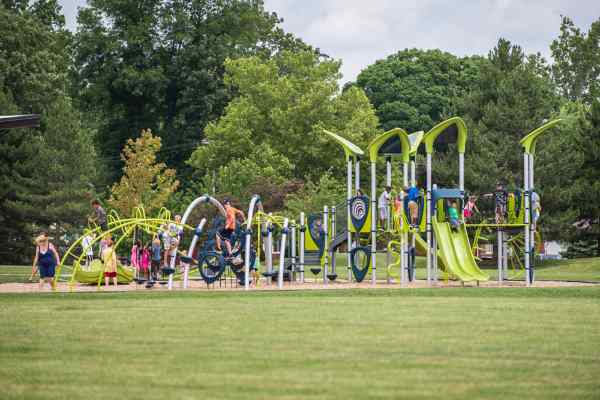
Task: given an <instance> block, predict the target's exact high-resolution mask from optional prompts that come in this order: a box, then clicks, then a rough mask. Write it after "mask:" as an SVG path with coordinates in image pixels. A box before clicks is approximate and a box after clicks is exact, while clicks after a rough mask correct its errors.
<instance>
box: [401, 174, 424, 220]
mask: <svg viewBox="0 0 600 400" xmlns="http://www.w3.org/2000/svg"><path fill="white" fill-rule="evenodd" d="M404 192H405V193H406V195H407V197H408V210H409V213H410V225H411V226H412V227H413V228H414V227H416V226H417V225H418V221H417V220H418V219H419V205H418V204H417V201H418V200H419V196H420V195H421V193H420V192H419V189H418V188H417V186H416V182H415V185H413V186H410V187H408V186H405V187H404Z"/></svg>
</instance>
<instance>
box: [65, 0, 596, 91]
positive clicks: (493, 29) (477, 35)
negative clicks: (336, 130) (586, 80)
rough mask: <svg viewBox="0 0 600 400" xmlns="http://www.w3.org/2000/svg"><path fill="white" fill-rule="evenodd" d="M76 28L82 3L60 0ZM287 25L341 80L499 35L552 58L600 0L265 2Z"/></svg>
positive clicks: (476, 47) (484, 45) (483, 47)
mask: <svg viewBox="0 0 600 400" xmlns="http://www.w3.org/2000/svg"><path fill="white" fill-rule="evenodd" d="M59 2H60V4H61V5H62V6H63V10H64V13H65V15H66V18H67V25H68V27H69V28H70V29H74V28H75V25H76V16H77V7H80V6H83V5H85V0H59ZM265 5H266V7H267V9H269V10H271V11H275V12H277V14H278V15H279V16H280V17H282V18H283V19H284V22H283V27H284V29H285V30H286V31H289V32H292V33H294V34H296V35H297V36H299V37H300V38H302V39H303V40H304V41H305V42H307V43H309V44H311V45H313V46H315V47H318V48H320V49H321V51H322V52H323V53H325V54H327V55H329V56H331V57H334V58H337V59H341V60H342V61H343V65H342V72H343V74H344V78H343V79H342V81H343V82H346V81H350V80H354V79H355V78H356V75H357V74H358V73H359V72H360V71H361V69H363V68H364V67H366V66H367V65H369V64H372V63H373V62H375V61H376V60H378V59H382V58H385V57H387V56H388V55H390V54H392V53H395V52H396V51H398V50H402V49H405V48H412V47H417V48H424V49H432V48H439V49H442V50H445V51H448V52H451V53H453V54H456V55H471V54H487V52H488V51H489V50H490V49H491V48H492V47H493V46H494V45H495V43H496V41H497V40H498V38H499V37H505V38H507V39H509V40H511V41H512V42H514V43H517V44H520V45H521V46H522V47H523V48H524V49H525V50H526V51H527V52H530V53H535V52H540V53H542V54H543V55H544V56H546V57H549V46H550V43H551V42H552V40H553V39H554V38H556V37H557V36H558V32H559V25H560V16H561V15H567V16H569V17H571V18H572V19H573V20H574V21H575V23H576V24H577V25H578V26H579V27H580V28H582V29H583V30H585V31H587V30H588V29H589V26H590V24H591V23H592V22H593V21H594V20H596V19H598V18H599V17H600V0H454V1H451V0H446V1H443V0H265Z"/></svg>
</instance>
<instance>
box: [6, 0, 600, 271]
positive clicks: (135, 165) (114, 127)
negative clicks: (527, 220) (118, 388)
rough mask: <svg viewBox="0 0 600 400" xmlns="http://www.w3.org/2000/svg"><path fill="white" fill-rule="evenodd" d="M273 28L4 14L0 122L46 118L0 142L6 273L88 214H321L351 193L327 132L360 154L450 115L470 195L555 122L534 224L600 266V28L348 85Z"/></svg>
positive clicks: (249, 17) (513, 173)
mask: <svg viewBox="0 0 600 400" xmlns="http://www.w3.org/2000/svg"><path fill="white" fill-rule="evenodd" d="M281 22H282V20H281V18H280V17H279V16H278V15H277V14H276V13H274V12H270V11H267V10H266V9H265V8H264V5H263V2H262V1H259V0H252V1H248V0H246V1H243V0H194V1H191V0H171V1H164V0H147V1H143V2H123V1H117V0H89V1H88V3H87V5H86V6H85V7H83V8H81V9H80V10H79V15H78V20H77V29H76V30H75V31H74V32H70V31H68V30H67V29H66V28H65V20H64V16H63V15H62V11H61V9H60V6H59V5H58V3H57V1H56V0H37V1H28V0H20V1H18V0H2V1H0V87H1V90H0V114H1V115H10V114H19V113H29V112H33V113H39V114H41V115H42V119H41V126H40V128H37V129H16V130H10V131H3V132H2V133H1V135H0V148H1V150H2V151H0V158H1V160H2V161H1V162H0V181H1V183H2V184H1V185H0V252H1V253H2V257H3V258H4V262H19V261H22V260H23V258H24V257H25V256H27V255H28V254H29V252H30V248H31V237H32V235H33V233H34V232H36V231H39V230H42V229H44V230H48V229H49V230H50V231H51V235H53V236H54V237H55V240H57V241H63V242H68V241H69V240H72V237H71V236H72V235H73V234H76V233H77V232H78V231H80V230H81V227H82V226H84V225H85V224H86V220H87V219H86V218H87V214H88V213H89V202H90V200H92V199H94V198H100V199H102V200H103V201H104V202H105V204H106V205H107V206H109V207H110V208H114V209H116V210H117V211H118V212H119V213H120V214H122V215H126V214H127V213H130V212H131V209H132V208H133V206H135V205H142V206H144V207H145V208H147V209H148V210H149V211H152V210H155V209H158V208H160V207H161V206H167V207H168V208H170V209H173V210H175V211H181V210H183V209H184V208H185V206H186V205H187V204H188V203H189V201H190V200H191V199H192V198H193V197H195V196H196V195H198V194H200V193H205V192H208V193H213V192H214V193H215V194H216V195H217V196H227V197H230V198H232V199H233V200H234V203H235V202H236V201H237V202H238V204H239V205H241V204H244V203H246V202H247V200H248V199H249V197H250V195H251V194H253V193H259V194H261V196H262V197H263V200H264V203H265V207H266V208H268V209H269V210H273V211H281V212H284V213H288V214H290V215H294V214H296V213H297V212H298V211H299V210H305V211H307V212H310V211H316V210H317V209H319V208H321V207H322V206H323V205H324V204H336V203H339V202H340V201H343V198H344V192H345V165H344V159H343V156H342V154H341V152H340V151H341V150H340V149H339V148H338V147H336V145H335V144H333V143H331V142H330V141H328V140H327V139H326V138H325V137H324V136H323V135H322V133H321V132H322V129H323V128H326V129H329V130H333V131H335V132H338V133H339V134H341V135H343V136H344V137H346V138H348V139H350V140H351V141H353V142H355V143H356V144H358V145H359V146H361V147H366V145H367V143H368V142H369V141H370V140H371V139H372V138H373V137H374V136H375V135H377V134H378V133H380V132H383V131H385V130H387V129H390V128H393V127H402V128H404V129H406V130H407V131H409V132H414V131H419V130H424V131H427V130H428V129H430V128H431V127H432V126H433V125H435V124H436V123H438V122H440V121H441V120H443V119H445V118H447V117H450V116H454V115H458V116H461V117H463V118H464V119H465V121H466V123H467V127H468V128H469V141H468V143H467V153H466V163H465V166H466V171H465V174H466V183H467V187H468V190H469V191H470V192H472V193H483V192H486V191H490V190H491V189H492V188H493V186H494V184H495V182H497V181H503V182H506V183H507V184H508V185H509V187H511V188H513V189H518V188H520V187H522V152H521V149H520V147H519V144H518V142H519V139H520V138H521V137H523V136H524V135H525V134H526V133H528V132H530V131H531V130H533V129H535V128H536V127H538V126H540V125H541V124H542V123H543V122H544V121H545V120H547V119H550V118H556V117H560V118H563V120H564V122H563V123H562V124H561V125H560V126H559V127H558V128H556V129H555V130H554V131H553V132H552V133H551V134H549V135H548V136H547V137H544V139H543V141H541V142H540V144H539V146H538V151H537V158H536V160H537V163H536V183H537V186H538V187H537V190H538V192H539V193H540V195H541V197H542V205H543V216H542V221H541V222H542V224H541V226H542V227H543V231H544V232H543V233H544V235H545V236H546V237H547V238H556V239H560V240H567V241H570V242H571V244H572V245H571V253H572V254H573V255H578V254H600V241H599V237H600V224H599V219H600V206H599V205H598V202H597V200H596V199H597V198H598V197H599V196H600V183H599V182H598V178H599V175H600V174H599V173H598V171H600V157H599V156H598V154H600V67H599V66H600V19H598V20H597V21H595V22H594V23H593V24H592V25H591V26H590V27H589V29H587V30H582V29H581V28H579V27H577V26H576V25H575V24H574V23H573V21H572V20H571V19H569V18H568V17H566V16H565V17H563V19H562V21H561V24H560V33H559V35H558V36H557V37H556V38H555V40H553V42H552V43H550V44H549V48H550V52H551V54H552V57H553V62H552V63H549V62H548V61H547V60H545V59H544V58H543V57H542V56H541V55H540V54H526V53H525V52H524V51H523V49H522V48H521V47H520V46H519V45H518V44H516V43H512V42H510V41H508V40H506V39H503V38H500V39H499V40H498V43H497V44H496V46H495V47H494V48H493V49H490V51H489V53H488V54H487V55H474V56H469V57H458V56H455V55H453V54H450V53H447V52H444V51H441V50H421V49H405V50H401V51H399V52H397V53H395V54H392V55H389V56H387V57H385V56H386V55H383V54H382V57H385V58H382V59H381V60H379V61H377V62H375V63H374V64H372V65H369V66H367V67H366V68H364V69H363V71H362V72H361V73H360V74H359V75H358V77H357V79H356V81H355V82H350V83H348V84H346V85H345V86H344V87H340V86H339V80H340V78H341V74H340V66H341V62H340V61H339V60H335V59H333V58H330V57H328V56H326V55H324V54H322V53H321V52H320V51H319V49H318V48H315V47H314V46H311V44H309V43H305V42H304V41H302V39H301V38H297V37H295V36H294V35H292V34H290V33H288V32H285V31H284V30H283V29H282V27H281ZM435 159H436V162H435V164H434V165H435V168H434V175H435V179H436V181H438V182H440V183H442V184H446V185H454V184H456V182H455V181H456V169H457V166H456V163H457V161H456V157H455V149H454V147H453V145H452V144H451V143H450V144H440V145H439V147H438V148H437V149H436V155H435ZM365 172H366V170H365ZM365 172H363V174H362V175H363V178H365V180H364V182H363V186H364V187H367V186H368V183H367V181H366V179H367V177H368V175H367V174H366V173H365ZM418 175H419V176H420V177H421V180H422V178H423V177H424V170H423V165H422V163H419V168H418ZM138 203H139V204H138Z"/></svg>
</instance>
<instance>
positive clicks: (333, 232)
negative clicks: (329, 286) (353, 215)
mask: <svg viewBox="0 0 600 400" xmlns="http://www.w3.org/2000/svg"><path fill="white" fill-rule="evenodd" d="M335 223H336V215H335V206H332V207H331V242H332V243H333V239H335V237H336V230H335V228H336V227H335ZM329 257H330V258H329V261H330V263H329V264H330V265H331V273H332V274H335V267H336V265H335V264H336V262H337V260H335V259H334V257H335V250H334V249H333V246H331V248H330V249H329Z"/></svg>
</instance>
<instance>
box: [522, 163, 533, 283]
mask: <svg viewBox="0 0 600 400" xmlns="http://www.w3.org/2000/svg"><path fill="white" fill-rule="evenodd" d="M523 165H524V167H525V168H524V172H523V174H524V177H523V178H524V179H523V182H524V183H525V184H524V189H525V193H524V197H525V198H524V200H525V201H524V202H525V220H524V222H525V232H524V236H525V252H524V256H525V283H526V284H527V286H530V285H531V281H530V279H529V269H530V268H531V265H530V261H531V260H530V257H531V255H530V252H531V247H530V243H529V242H530V240H529V239H530V238H531V236H530V233H529V232H530V228H529V224H530V222H529V214H530V211H531V210H530V207H531V206H530V204H529V201H530V199H529V188H530V186H529V183H530V181H529V166H530V164H529V155H528V154H527V153H524V154H523Z"/></svg>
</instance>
